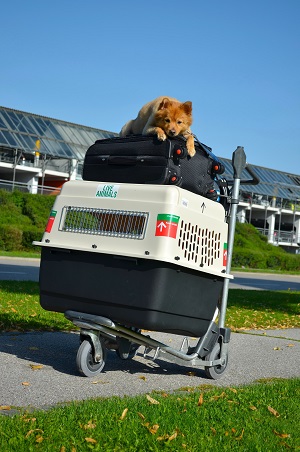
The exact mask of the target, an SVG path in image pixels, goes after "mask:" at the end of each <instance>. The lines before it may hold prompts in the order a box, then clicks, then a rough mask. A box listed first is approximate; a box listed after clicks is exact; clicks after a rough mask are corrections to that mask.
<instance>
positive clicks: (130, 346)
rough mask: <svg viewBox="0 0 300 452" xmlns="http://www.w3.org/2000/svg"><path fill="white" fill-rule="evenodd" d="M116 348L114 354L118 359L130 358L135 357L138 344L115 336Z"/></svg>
mask: <svg viewBox="0 0 300 452" xmlns="http://www.w3.org/2000/svg"><path fill="white" fill-rule="evenodd" d="M117 344H118V348H117V349H116V354H117V355H118V357H119V358H120V359H132V358H134V357H135V355H136V352H137V350H138V348H139V347H140V345H139V344H135V343H134V342H130V341H128V340H127V339H124V338H117Z"/></svg>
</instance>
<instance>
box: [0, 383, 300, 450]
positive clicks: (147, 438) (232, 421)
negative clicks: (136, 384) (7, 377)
mask: <svg viewBox="0 0 300 452" xmlns="http://www.w3.org/2000/svg"><path fill="white" fill-rule="evenodd" d="M263 383H264V384H262V383H256V384H253V385H250V386H246V387H236V388H217V389H216V388H213V387H212V386H208V385H203V386H200V387H198V388H185V389H182V390H179V391H176V392H175V393H173V394H168V393H164V392H161V393H152V394H151V395H142V396H137V397H132V398H131V397H124V398H117V397H114V398H109V399H94V400H89V401H84V402H73V403H71V404H70V405H68V406H62V407H56V408H54V409H51V410H49V411H36V412H24V413H21V414H18V415H16V416H14V417H6V416H5V417H4V416H2V417H0V449H1V451H3V452H6V451H18V452H19V451H23V450H24V451H43V452H46V451H51V452H52V451H60V452H69V451H70V452H78V451H89V450H94V451H105V452H112V451H114V452H126V451H133V452H137V451H140V452H149V451H162V450H172V451H191V452H201V451H205V452H206V451H234V450H239V451H247V452H248V451H265V452H272V451H274V452H275V451H276V452H279V451H286V450H293V451H296V450H299V448H300V442H299V438H300V416H299V398H300V380H299V379H293V380H280V379H274V380H267V381H265V382H263ZM7 408H9V407H7Z"/></svg>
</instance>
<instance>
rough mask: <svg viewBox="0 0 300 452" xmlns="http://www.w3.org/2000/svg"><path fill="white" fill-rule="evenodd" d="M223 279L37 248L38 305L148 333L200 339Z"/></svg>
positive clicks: (153, 263) (132, 260) (159, 264)
mask: <svg viewBox="0 0 300 452" xmlns="http://www.w3.org/2000/svg"><path fill="white" fill-rule="evenodd" d="M222 288H223V278H220V277H217V276H213V275H210V274H206V273H202V272H198V271H195V270H191V269H188V268H185V267H179V266H177V265H173V264H169V263H166V262H161V261H154V260H150V259H136V258H129V257H122V256H114V255H109V254H100V253H90V252H86V251H76V250H67V249H58V248H48V247H43V248H42V256H41V267H40V303H41V306H42V307H43V308H44V309H46V310H49V311H57V312H66V311H68V310H72V311H80V312H85V313H88V314H96V315H100V316H104V317H108V318H110V319H112V320H113V322H115V323H119V324H122V325H126V326H128V327H136V328H140V329H147V330H152V331H161V332H165V333H173V334H180V335H184V336H196V337H201V336H203V335H204V334H205V333H206V331H207V329H208V326H209V323H210V322H211V320H212V318H213V316H214V313H215V310H216V306H217V303H218V300H219V298H220V296H221V292H222Z"/></svg>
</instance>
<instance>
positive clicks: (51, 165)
mask: <svg viewBox="0 0 300 452" xmlns="http://www.w3.org/2000/svg"><path fill="white" fill-rule="evenodd" d="M114 136H118V134H117V133H115V132H109V131H106V130H101V129H95V128H92V127H87V126H83V125H79V124H73V123H70V122H66V121H62V120H58V119H53V118H48V117H45V116H40V115H36V114H32V113H26V112H23V111H18V110H14V109H11V108H6V107H0V188H5V189H7V190H14V188H18V189H19V190H23V191H29V192H31V193H40V192H41V193H44V194H47V193H58V192H59V190H60V187H61V186H62V185H63V183H64V182H65V181H66V180H70V179H80V178H81V169H82V163H83V160H84V156H85V153H86V151H87V149H88V148H89V147H90V146H91V145H92V144H93V143H94V142H95V141H96V140H99V139H104V138H111V137H114ZM220 159H221V160H222V162H223V163H224V165H225V173H224V177H225V178H226V179H229V180H230V179H232V178H233V170H232V166H231V161H230V160H228V159H223V158H222V157H220ZM251 166H252V168H253V170H254V172H255V173H256V174H257V176H258V177H259V179H260V182H259V184H258V185H241V200H240V201H241V202H240V204H239V207H238V209H239V210H238V219H239V220H240V221H242V222H243V221H248V222H249V223H252V224H254V225H255V226H256V227H257V228H260V230H261V231H262V232H263V233H264V234H266V235H267V236H268V239H269V242H271V243H274V234H275V232H276V237H277V244H280V245H281V244H282V243H283V242H284V241H285V240H287V241H288V243H289V244H291V245H293V246H295V247H297V248H298V249H299V245H298V244H300V175H296V174H290V173H286V172H283V171H278V170H275V169H269V168H264V167H261V166H258V165H251ZM242 178H245V179H249V178H250V177H249V174H248V173H247V172H246V171H244V172H243V175H242ZM280 238H281V239H282V240H279V239H280ZM281 242H282V243H281Z"/></svg>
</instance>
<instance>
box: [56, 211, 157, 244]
mask: <svg viewBox="0 0 300 452" xmlns="http://www.w3.org/2000/svg"><path fill="white" fill-rule="evenodd" d="M148 216H149V213H147V212H133V211H128V210H107V209H92V208H86V207H74V206H65V207H64V208H63V209H62V216H61V224H60V226H59V230H60V231H63V232H75V233H78V234H92V235H104V236H109V237H121V238H126V239H139V240H141V239H143V238H144V236H145V230H146V224H147V220H148Z"/></svg>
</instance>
